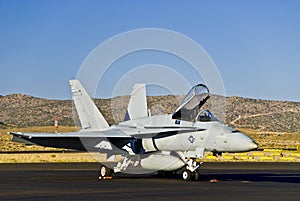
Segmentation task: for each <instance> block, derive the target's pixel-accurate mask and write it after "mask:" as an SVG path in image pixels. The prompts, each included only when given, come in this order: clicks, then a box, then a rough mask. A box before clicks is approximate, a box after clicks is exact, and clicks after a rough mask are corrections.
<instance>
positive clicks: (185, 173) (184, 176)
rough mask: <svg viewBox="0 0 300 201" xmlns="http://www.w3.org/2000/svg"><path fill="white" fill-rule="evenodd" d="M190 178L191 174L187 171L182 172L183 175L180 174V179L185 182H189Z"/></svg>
mask: <svg viewBox="0 0 300 201" xmlns="http://www.w3.org/2000/svg"><path fill="white" fill-rule="evenodd" d="M191 176H192V173H191V172H190V171H189V170H184V171H183V173H182V178H183V180H185V181H190V180H191Z"/></svg>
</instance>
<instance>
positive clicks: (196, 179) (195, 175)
mask: <svg viewBox="0 0 300 201" xmlns="http://www.w3.org/2000/svg"><path fill="white" fill-rule="evenodd" d="M199 177H200V173H199V172H194V173H193V177H192V179H193V181H198V180H199Z"/></svg>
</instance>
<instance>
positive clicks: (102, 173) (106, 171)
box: [99, 165, 111, 179]
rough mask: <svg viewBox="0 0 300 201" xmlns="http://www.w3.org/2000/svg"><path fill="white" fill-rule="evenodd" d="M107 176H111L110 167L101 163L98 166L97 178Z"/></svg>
mask: <svg viewBox="0 0 300 201" xmlns="http://www.w3.org/2000/svg"><path fill="white" fill-rule="evenodd" d="M108 178H111V169H109V168H108V167H106V166H104V165H102V166H101V168H100V175H99V179H108Z"/></svg>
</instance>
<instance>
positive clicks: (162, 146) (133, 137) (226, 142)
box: [10, 80, 257, 181]
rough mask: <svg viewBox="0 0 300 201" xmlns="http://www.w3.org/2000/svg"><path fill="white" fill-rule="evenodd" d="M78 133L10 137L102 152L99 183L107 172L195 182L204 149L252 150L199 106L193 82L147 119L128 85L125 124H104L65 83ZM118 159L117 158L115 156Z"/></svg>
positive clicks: (78, 88) (139, 94) (142, 93)
mask: <svg viewBox="0 0 300 201" xmlns="http://www.w3.org/2000/svg"><path fill="white" fill-rule="evenodd" d="M70 85H71V89H72V93H73V100H74V103H75V107H76V110H77V113H78V116H79V119H80V123H81V127H82V128H81V130H80V131H79V132H72V133H56V134H54V133H14V132H10V134H12V135H13V141H16V142H23V143H27V144H37V145H42V146H46V147H58V148H68V149H76V150H87V151H90V152H97V153H106V156H107V160H106V161H103V162H101V163H102V165H101V168H100V174H99V179H105V178H110V177H111V174H112V173H118V172H126V173H136V172H138V171H141V170H146V172H150V171H157V172H172V173H174V174H180V175H182V178H183V179H184V180H186V181H190V180H198V179H199V167H200V165H201V164H202V162H201V159H203V158H204V152H205V151H211V152H213V153H218V154H219V153H222V152H246V151H250V150H253V149H257V144H256V143H255V142H254V140H253V139H251V138H250V137H249V136H247V135H245V134H243V133H241V132H240V131H238V130H236V129H233V128H231V127H229V126H228V125H225V124H223V123H222V122H220V121H219V120H218V119H217V118H216V117H215V116H214V115H213V114H212V113H211V112H210V111H209V110H203V111H201V107H202V106H203V105H204V104H205V102H206V101H207V100H208V99H209V97H210V94H209V90H208V88H207V87H206V86H205V85H203V84H198V85H196V86H194V87H192V89H191V90H190V91H189V92H188V94H187V95H186V96H185V98H184V99H183V100H182V102H181V104H180V105H179V107H178V108H177V110H176V111H175V112H174V113H173V114H164V115H153V116H151V115H150V114H149V112H148V109H147V101H146V88H145V84H136V85H135V86H134V87H133V91H132V93H131V98H130V101H129V104H128V108H127V112H126V115H125V121H123V122H121V123H119V124H118V125H112V126H109V124H108V123H107V121H106V120H105V118H104V117H103V115H102V114H101V112H100V111H99V109H98V108H97V107H96V105H95V104H94V102H93V101H92V99H91V98H90V96H89V95H88V93H87V92H86V90H85V89H84V87H83V86H82V84H81V83H80V81H79V80H70ZM116 156H119V157H116Z"/></svg>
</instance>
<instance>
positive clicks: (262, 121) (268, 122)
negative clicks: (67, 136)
mask: <svg viewBox="0 0 300 201" xmlns="http://www.w3.org/2000/svg"><path fill="white" fill-rule="evenodd" d="M182 98H183V96H173V95H168V96H150V97H147V101H148V109H150V111H151V114H152V115H154V114H163V113H172V112H173V111H174V110H175V109H176V108H177V106H178V105H179V103H180V101H181V100H182ZM128 101H129V96H122V97H115V98H112V99H95V103H96V105H97V106H98V107H99V108H100V110H101V112H102V113H103V115H104V116H105V118H106V119H107V121H108V123H109V124H114V123H118V122H120V121H122V120H123V118H124V116H125V112H126V107H127V104H128ZM203 109H210V110H211V111H212V112H213V113H214V114H215V115H216V116H217V117H218V118H219V119H220V120H222V121H223V122H225V123H227V124H229V125H231V126H233V127H238V128H250V129H260V130H267V131H275V132H300V102H287V101H271V100H257V99H250V98H241V97H226V98H225V97H220V96H216V95H212V97H211V99H210V100H209V102H208V103H207V104H205V106H204V107H203ZM74 111H75V110H74ZM74 111H73V102H72V101H71V100H48V99H43V98H36V97H32V96H28V95H24V94H11V95H7V96H0V122H2V124H0V127H31V126H52V125H53V124H54V118H55V117H57V118H59V125H61V126H72V125H74V124H76V125H79V124H78V121H75V123H74V120H73V113H74Z"/></svg>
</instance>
